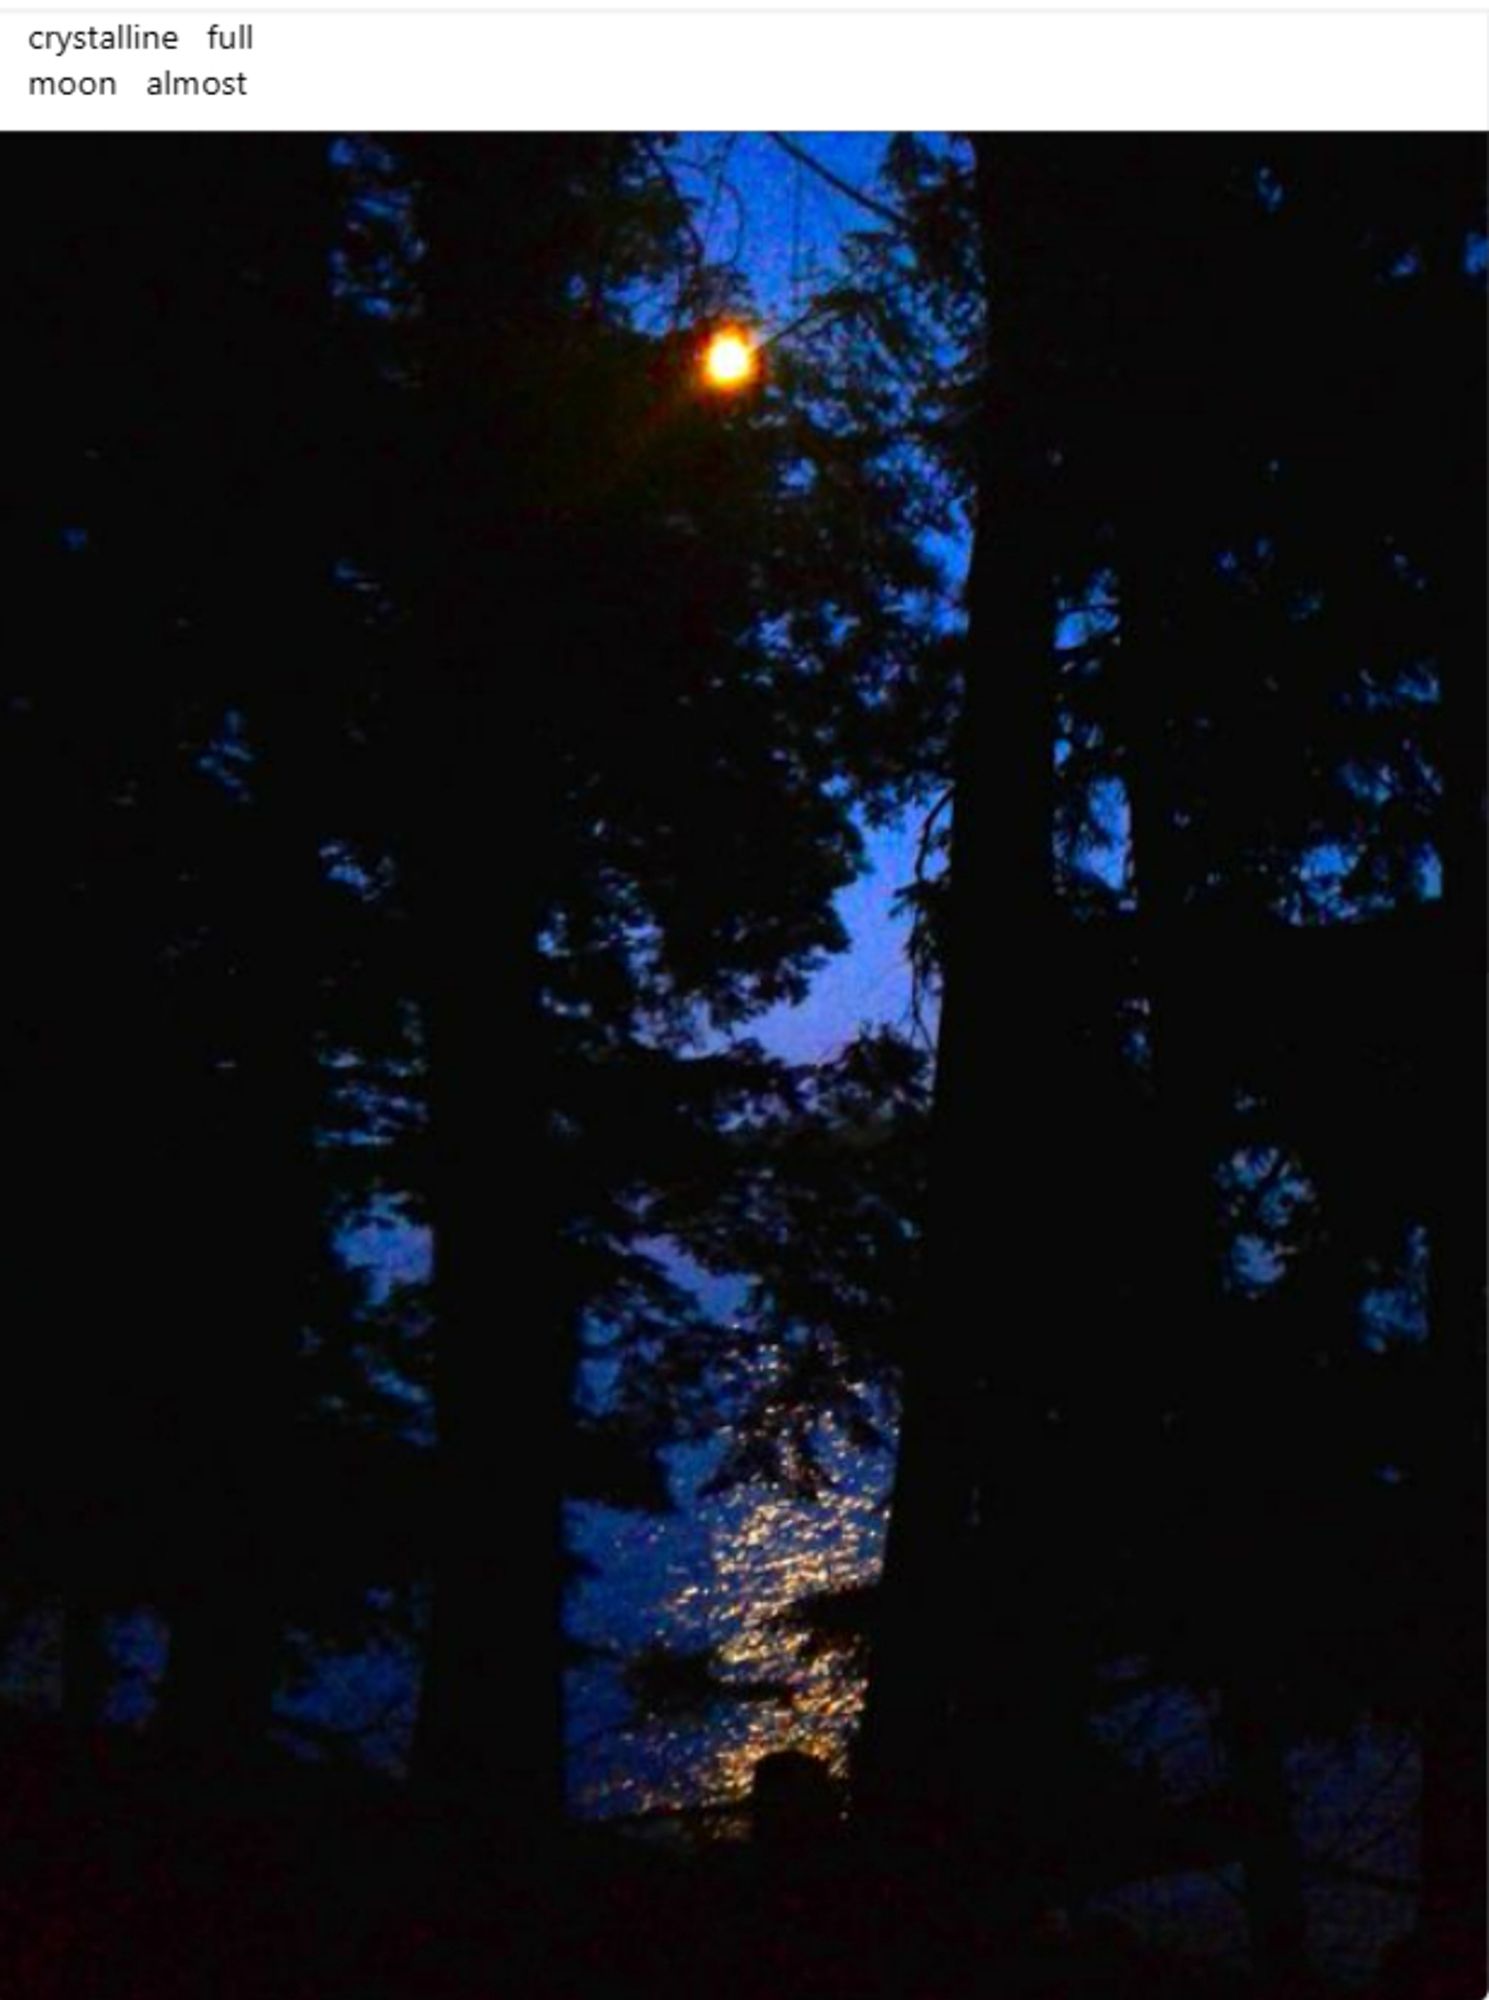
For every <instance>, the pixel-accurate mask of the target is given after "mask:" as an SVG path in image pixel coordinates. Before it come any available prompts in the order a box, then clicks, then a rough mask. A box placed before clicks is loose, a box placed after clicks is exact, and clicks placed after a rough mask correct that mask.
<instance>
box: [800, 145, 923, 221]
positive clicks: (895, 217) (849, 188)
mask: <svg viewBox="0 0 1489 2000" xmlns="http://www.w3.org/2000/svg"><path fill="white" fill-rule="evenodd" d="M769 136H770V137H771V138H772V139H773V140H774V141H775V143H776V144H777V145H778V146H779V147H780V149H781V151H782V152H783V153H786V154H789V156H790V157H791V158H792V159H793V160H795V161H796V162H797V163H798V164H799V165H800V166H803V167H806V168H808V169H809V170H810V171H811V172H812V173H814V174H815V175H816V176H817V178H818V179H819V180H821V181H825V182H826V183H827V185H828V187H830V188H833V189H835V190H836V192H837V193H838V194H840V195H842V196H844V197H845V199H846V200H848V201H852V202H856V203H857V204H858V206H859V207H860V208H861V209H863V210H864V211H865V213H867V214H869V215H872V216H874V217H876V218H877V219H878V220H879V221H880V222H887V223H888V224H889V226H890V228H891V229H893V230H894V231H895V233H896V234H897V235H901V236H903V235H904V234H905V233H906V231H907V229H908V226H909V225H908V224H907V222H906V220H905V217H904V216H903V215H902V214H901V213H900V211H899V210H898V209H897V208H891V207H890V205H889V203H888V202H887V201H879V200H878V199H877V198H876V197H875V196H874V195H871V194H867V193H865V191H864V190H863V189H862V188H861V187H855V186H854V184H853V182H852V181H849V180H844V178H843V176H842V175H841V174H839V173H834V171H833V169H832V168H831V167H830V166H828V165H827V163H826V161H824V160H819V159H818V158H817V156H816V154H815V153H810V152H808V151H807V149H806V147H805V146H803V145H801V144H800V143H799V141H797V140H795V139H793V138H792V137H791V135H790V134H789V133H788V132H772V133H771V134H770V135H769Z"/></svg>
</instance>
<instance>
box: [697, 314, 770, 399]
mask: <svg viewBox="0 0 1489 2000" xmlns="http://www.w3.org/2000/svg"><path fill="white" fill-rule="evenodd" d="M757 366H758V363H757V361H756V359H755V350H754V348H753V346H752V345H751V344H750V341H749V340H748V339H747V337H746V336H745V335H744V334H743V333H741V332H740V330H739V328H738V327H735V326H726V327H723V328H721V329H720V331H719V332H718V333H716V334H715V335H714V337H713V339H712V340H711V341H710V342H709V343H708V346H707V348H706V349H705V350H704V355H703V373H704V375H705V376H706V377H707V379H708V381H709V382H710V383H711V384H712V385H713V387H714V388H716V389H737V388H739V386H740V385H741V384H742V383H744V382H748V381H750V380H751V378H752V377H753V376H754V373H755V370H756V367H757Z"/></svg>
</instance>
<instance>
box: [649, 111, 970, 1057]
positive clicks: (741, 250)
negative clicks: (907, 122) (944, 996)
mask: <svg viewBox="0 0 1489 2000" xmlns="http://www.w3.org/2000/svg"><path fill="white" fill-rule="evenodd" d="M791 136H792V137H793V138H795V139H797V140H798V141H799V143H801V144H802V145H804V146H806V147H807V148H809V150H810V151H811V152H812V154H813V155H814V156H815V157H816V158H817V159H819V160H821V161H822V162H823V164H824V165H826V166H828V167H830V168H831V169H832V171H833V172H834V173H835V174H837V175H839V176H840V177H841V178H842V179H843V180H845V181H848V182H849V183H850V184H851V185H853V186H856V187H863V188H865V189H872V188H873V185H874V181H875V178H876V176H877V174H878V172H879V167H880V164H881V162H882V160H883V156H884V148H885V143H886V135H885V134H884V133H882V132H805V133H794V134H792V135H791ZM678 150H679V153H680V155H681V159H682V160H683V161H692V162H696V163H697V164H696V167H694V168H692V169H689V168H688V167H683V168H681V170H680V178H681V180H682V182H683V185H684V187H685V188H687V190H688V192H689V193H696V194H697V195H698V196H699V198H700V201H701V203H702V211H701V214H700V224H701V226H702V227H703V229H704V233H705V241H706V243H707V245H708V248H709V250H710V252H711V253H712V254H714V255H715V256H718V257H728V256H730V255H731V253H733V254H734V255H735V256H736V257H737V259H738V262H739V264H740V266H741V268H742V269H743V270H744V271H745V272H746V273H747V275H748V277H749V280H750V284H751V286H752V288H753V290H754V292H755V296H756V298H757V299H758V301H759V303H760V305H761V307H762V308H763V310H764V313H765V315H766V319H767V323H768V324H770V325H774V326H780V325H784V324H788V323H789V322H790V321H791V320H792V319H794V318H795V317H796V316H797V315H798V314H799V313H800V312H802V311H803V310H804V308H805V305H806V303H807V299H808V296H809V294H810V293H811V291H812V290H813V289H814V288H815V287H816V286H817V285H818V284H819V283H820V282H821V281H822V280H823V279H824V278H826V277H827V276H828V275H829V274H830V273H831V272H832V271H833V269H834V268H835V266H836V264H837V262H838V260H839V258H840V256H841V246H842V240H843V237H844V235H845V234H846V233H847V232H848V231H849V230H852V229H856V228H862V227H865V226H866V225H867V224H868V223H869V220H870V219H869V218H868V217H866V216H865V215H864V213H863V212H862V211H861V210H860V209H858V208H857V207H856V206H855V204H854V203H853V202H851V201H849V200H848V199H847V198H846V197H845V196H843V195H840V194H838V193H837V192H835V190H834V189H833V188H831V187H830V186H829V185H828V184H827V183H826V182H825V181H823V180H821V179H819V178H818V177H817V176H816V175H815V174H813V173H811V172H810V171H809V170H808V169H806V168H804V167H801V166H800V165H798V164H797V162H795V161H794V160H792V159H790V158H789V157H788V156H787V155H786V153H785V152H784V151H783V150H782V149H781V147H779V146H778V145H777V144H776V143H775V142H774V140H772V139H771V137H770V136H769V134H768V133H763V132H742V133H728V134H719V133H706V132H699V133H687V134H685V135H684V136H683V140H682V143H681V145H680V147H679V149H678ZM721 162H722V168H721V166H720V163H721ZM730 189H732V190H733V193H730V192H729V191H728V190H730ZM937 553H938V555H939V556H940V558H941V560H942V561H943V562H944V563H947V565H948V567H949V568H950V569H951V570H952V571H953V572H954V579H953V580H955V578H956V577H959V576H960V574H961V573H962V572H963V571H964V569H965V563H966V553H967V552H966V550H965V548H957V547H952V548H948V547H947V546H946V545H945V544H942V545H940V546H939V547H938V551H937ZM918 837H919V826H918V816H917V815H915V814H911V815H910V816H909V818H908V819H907V820H906V821H905V822H903V823H901V824H900V825H898V826H893V827H889V828H884V829H881V830H879V831H875V832H871V833H869V834H868V835H867V851H868V863H869V865H868V868H867V870H866V871H865V873H864V874H863V875H861V876H860V877H859V879H858V880H857V881H856V882H854V883H852V884H851V885H850V886H849V887H848V888H847V889H845V890H844V891H843V892H842V894H841V895H840V896H839V898H838V912H839V915H840V916H841V917H842V920H843V923H844V926H845V928H846V929H847V931H848V934H849V937H850V939H851V944H850V948H849V949H848V951H846V952H845V953H843V954H842V955H840V956H839V957H837V958H835V959H833V960H832V961H830V962H829V963H828V964H827V965H826V966H824V967H823V969H822V971H821V972H820V973H819V974H818V976H817V979H816V980H815V982H814V984H813V986H812V990H811V992H810V993H809V994H808V996H807V998H806V999H805V1000H804V1001H802V1002H801V1004H800V1005H799V1006H796V1007H777V1008H773V1009H772V1010H771V1012H770V1013H768V1014H766V1015H764V1016H762V1017H761V1019H760V1020H759V1021H757V1022H752V1023H751V1026H750V1032H751V1034H753V1035H757V1036H758V1037H759V1038H760V1040H761V1041H763V1042H764V1043H765V1044H766V1045H767V1046H768V1047H769V1048H771V1049H772V1050H774V1051H776V1052H777V1053H778V1054H780V1055H782V1056H784V1057H787V1058H789V1059H791V1060H794V1061H798V1062H811V1061H817V1060H820V1059H821V1058H822V1057H824V1056H826V1055H828V1054H830V1053H831V1052H832V1051H834V1050H835V1049H837V1048H838V1047H839V1046H840V1045H841V1044H842V1043H843V1042H844V1041H846V1040H847V1039H848V1038H849V1037H851V1036H852V1035H853V1033H854V1032H855V1030H857V1029H858V1028H859V1027H860V1026H862V1025H863V1024H865V1023H868V1022H882V1021H887V1022H889V1023H891V1024H892V1025H894V1026H896V1027H900V1028H905V1027H908V1025H909V1023H910V1018H911V1017H910V968H909V964H908V961H907V958H906V935H907V930H906V925H905V922H904V920H903V919H901V918H900V917H898V916H896V914H895V913H894V909H893V904H894V899H895V896H896V893H897V892H898V891H899V890H900V889H901V888H902V887H903V886H904V885H905V884H906V883H908V882H909V881H910V880H911V879H912V878H913V876H914V873H915V849H916V842H917V840H918Z"/></svg>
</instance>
